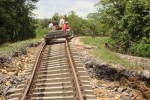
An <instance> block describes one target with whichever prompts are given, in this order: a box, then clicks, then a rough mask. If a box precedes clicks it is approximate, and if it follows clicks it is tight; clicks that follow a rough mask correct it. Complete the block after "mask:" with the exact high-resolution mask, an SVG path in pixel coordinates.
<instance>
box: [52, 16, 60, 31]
mask: <svg viewBox="0 0 150 100" xmlns="http://www.w3.org/2000/svg"><path fill="white" fill-rule="evenodd" d="M53 26H54V30H58V29H59V24H58V21H57V19H56V18H54V20H53Z"/></svg>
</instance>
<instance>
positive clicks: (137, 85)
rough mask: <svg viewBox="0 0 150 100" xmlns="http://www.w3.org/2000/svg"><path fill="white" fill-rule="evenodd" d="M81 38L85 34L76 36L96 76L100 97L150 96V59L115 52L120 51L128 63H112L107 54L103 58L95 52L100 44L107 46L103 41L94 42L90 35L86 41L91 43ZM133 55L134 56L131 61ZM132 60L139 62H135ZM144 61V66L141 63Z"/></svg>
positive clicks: (139, 99)
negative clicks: (90, 39)
mask: <svg viewBox="0 0 150 100" xmlns="http://www.w3.org/2000/svg"><path fill="white" fill-rule="evenodd" d="M80 39H81V38H77V39H75V40H74V41H75V45H76V46H77V48H78V50H79V51H80V55H81V59H82V62H83V63H84V64H85V68H86V70H87V72H88V74H89V75H90V76H91V78H92V80H91V83H92V84H93V89H94V91H95V95H96V96H97V97H98V98H99V99H100V100H107V99H110V100H149V99H150V84H149V83H150V70H149V69H150V65H149V63H150V60H149V59H147V58H140V57H132V56H127V55H121V54H120V55H119V54H116V53H115V55H117V56H118V55H119V56H121V57H122V58H123V57H125V59H123V60H125V62H126V64H125V63H118V64H116V63H112V62H113V61H108V60H107V59H106V60H103V57H102V59H101V57H99V55H98V54H97V55H95V53H93V52H95V50H96V49H97V48H104V44H103V45H102V44H100V43H99V45H93V44H94V43H89V42H88V38H86V39H85V40H87V41H86V43H87V44H92V45H87V44H84V43H83V42H80V41H81V40H80ZM101 50H104V49H100V51H99V52H101ZM102 52H103V51H102ZM106 52H107V51H106ZM103 53H104V52H103ZM106 54H107V53H106ZM108 55H109V53H108ZM100 56H101V55H100ZM106 56H107V55H106ZM119 56H118V57H119ZM112 58H113V57H112ZM122 58H120V59H122ZM114 59H115V58H114ZM129 59H132V60H131V61H130V60H129ZM137 59H138V60H137ZM127 60H128V61H127ZM134 61H136V62H134ZM139 61H140V62H139ZM128 63H130V64H128ZM132 63H136V64H133V65H132ZM145 63H146V64H145ZM143 64H144V66H141V65H143ZM129 65H130V66H129Z"/></svg>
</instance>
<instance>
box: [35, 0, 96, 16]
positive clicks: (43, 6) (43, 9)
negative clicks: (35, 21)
mask: <svg viewBox="0 0 150 100" xmlns="http://www.w3.org/2000/svg"><path fill="white" fill-rule="evenodd" d="M98 1H99V0H39V2H38V3H36V7H37V9H35V10H34V11H33V13H34V14H35V15H36V18H51V17H52V16H53V15H54V14H55V13H59V14H61V15H65V14H68V13H69V12H70V11H75V12H76V14H77V15H78V16H80V17H83V18H86V16H87V14H88V13H92V12H96V7H94V5H95V4H96V3H97V2H98Z"/></svg>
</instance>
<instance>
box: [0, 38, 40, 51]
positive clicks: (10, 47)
mask: <svg viewBox="0 0 150 100" xmlns="http://www.w3.org/2000/svg"><path fill="white" fill-rule="evenodd" d="M41 41H42V38H34V39H28V40H24V41H18V42H15V43H7V44H3V45H0V52H9V51H14V50H16V49H19V47H24V46H26V45H28V44H29V43H33V42H41Z"/></svg>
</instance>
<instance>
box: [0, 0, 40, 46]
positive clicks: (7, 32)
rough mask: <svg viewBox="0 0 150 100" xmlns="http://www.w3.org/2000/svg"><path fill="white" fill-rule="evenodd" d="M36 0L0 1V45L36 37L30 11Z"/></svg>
mask: <svg viewBox="0 0 150 100" xmlns="http://www.w3.org/2000/svg"><path fill="white" fill-rule="evenodd" d="M37 1H38V0H0V44H3V43H6V42H15V41H19V40H24V39H28V38H32V37H35V36H36V33H35V26H34V25H35V24H34V20H33V18H32V13H31V11H32V10H33V9H34V8H35V6H34V5H33V3H35V2H37Z"/></svg>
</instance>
